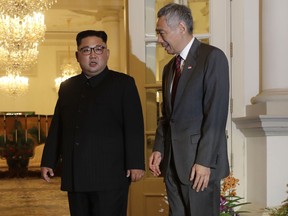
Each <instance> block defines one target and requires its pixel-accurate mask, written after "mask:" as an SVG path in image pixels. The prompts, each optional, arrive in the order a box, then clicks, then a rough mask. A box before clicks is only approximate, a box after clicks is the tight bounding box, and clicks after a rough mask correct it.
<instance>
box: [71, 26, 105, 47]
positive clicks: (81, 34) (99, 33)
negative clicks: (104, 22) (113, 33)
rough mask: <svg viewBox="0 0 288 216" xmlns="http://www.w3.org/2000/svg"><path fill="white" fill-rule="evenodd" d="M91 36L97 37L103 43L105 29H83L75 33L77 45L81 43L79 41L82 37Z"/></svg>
mask: <svg viewBox="0 0 288 216" xmlns="http://www.w3.org/2000/svg"><path fill="white" fill-rule="evenodd" d="M91 36H95V37H99V38H101V39H102V40H103V41H104V43H107V39H108V37H107V34H106V32H105V31H95V30H85V31H81V32H79V33H78V34H77V36H76V43H77V46H79V45H80V44H81V41H82V39H83V38H86V37H91Z"/></svg>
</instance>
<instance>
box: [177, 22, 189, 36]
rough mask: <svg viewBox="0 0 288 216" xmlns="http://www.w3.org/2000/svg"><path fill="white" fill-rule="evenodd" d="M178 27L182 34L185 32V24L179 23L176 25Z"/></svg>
mask: <svg viewBox="0 0 288 216" xmlns="http://www.w3.org/2000/svg"><path fill="white" fill-rule="evenodd" d="M178 27H179V29H180V32H181V33H184V32H186V31H187V27H186V24H185V22H183V21H181V22H180V23H179V24H178Z"/></svg>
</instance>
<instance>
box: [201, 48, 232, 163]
mask: <svg viewBox="0 0 288 216" xmlns="http://www.w3.org/2000/svg"><path fill="white" fill-rule="evenodd" d="M204 73H205V75H204V95H203V122H202V127H201V130H202V131H201V134H202V136H201V139H200V141H199V146H198V151H197V156H196V163H197V164H201V165H204V166H207V167H211V168H213V167H216V164H217V157H218V156H219V155H218V154H219V152H221V149H226V146H224V145H227V142H226V135H225V127H226V121H227V114H228V103H229V68H228V61H227V58H226V56H225V54H224V53H223V52H222V51H221V50H219V49H217V48H215V49H214V50H213V51H212V52H211V53H210V54H209V56H208V57H207V61H206V64H205V68H204Z"/></svg>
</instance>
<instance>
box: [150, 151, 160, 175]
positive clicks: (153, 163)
mask: <svg viewBox="0 0 288 216" xmlns="http://www.w3.org/2000/svg"><path fill="white" fill-rule="evenodd" d="M161 160H162V156H161V152H159V151H155V152H152V154H151V156H150V158H149V169H150V171H151V173H152V174H153V175H154V176H159V175H160V174H161V171H160V167H159V166H160V163H161Z"/></svg>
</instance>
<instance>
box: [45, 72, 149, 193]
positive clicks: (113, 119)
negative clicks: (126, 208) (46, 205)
mask: <svg viewBox="0 0 288 216" xmlns="http://www.w3.org/2000/svg"><path fill="white" fill-rule="evenodd" d="M143 140H144V129H143V116H142V109H141V104H140V99H139V96H138V92H137V89H136V86H135V82H134V79H133V78H132V77H130V76H128V75H125V74H122V73H118V72H115V71H111V70H109V69H108V68H107V67H106V69H105V70H104V71H103V72H101V73H100V74H99V75H97V76H94V77H92V78H91V79H89V81H88V80H87V78H86V77H85V75H84V74H83V73H82V74H80V75H77V76H75V77H72V78H70V79H68V80H66V81H65V82H63V83H62V84H61V86H60V89H59V98H58V101H57V105H56V107H55V113H54V116H53V120H52V123H51V126H50V129H49V134H48V138H47V141H46V144H45V148H44V152H43V157H42V163H41V166H42V167H50V168H55V166H56V164H57V161H58V159H59V158H61V159H62V169H61V177H62V181H61V189H62V190H65V191H72V192H88V191H99V190H115V189H116V190H117V189H121V188H125V187H127V186H128V185H129V183H130V179H129V178H127V177H126V171H127V170H128V169H143V170H144V143H143Z"/></svg>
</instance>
